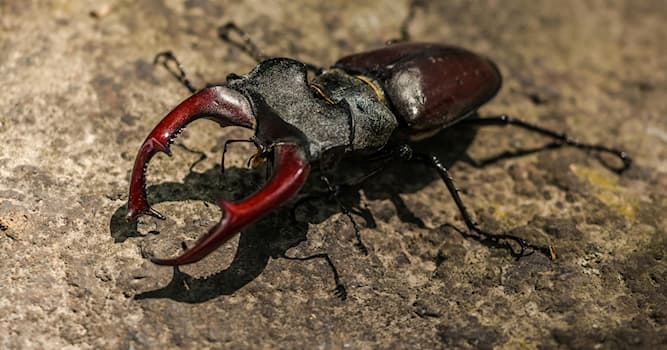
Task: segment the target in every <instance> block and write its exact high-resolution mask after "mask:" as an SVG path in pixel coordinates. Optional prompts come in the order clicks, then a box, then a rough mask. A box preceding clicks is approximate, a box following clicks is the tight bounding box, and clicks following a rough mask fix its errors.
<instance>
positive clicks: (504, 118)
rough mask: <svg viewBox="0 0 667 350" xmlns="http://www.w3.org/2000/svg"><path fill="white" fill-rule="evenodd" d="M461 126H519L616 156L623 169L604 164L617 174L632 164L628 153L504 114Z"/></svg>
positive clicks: (568, 143)
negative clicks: (580, 139)
mask: <svg viewBox="0 0 667 350" xmlns="http://www.w3.org/2000/svg"><path fill="white" fill-rule="evenodd" d="M459 124H460V125H475V126H487V125H496V126H505V125H513V126H517V127H519V128H521V129H524V130H528V131H532V132H536V133H538V134H540V135H544V136H547V137H550V138H552V139H555V140H556V141H558V142H559V143H562V144H564V145H568V146H572V147H576V148H579V149H582V150H586V151H595V152H601V153H608V154H611V155H614V156H616V157H618V158H619V159H620V160H621V162H623V165H622V166H621V167H611V166H609V165H607V164H604V161H603V164H604V165H605V166H606V167H607V168H609V169H611V170H613V171H615V172H617V173H622V172H624V171H625V170H627V169H628V168H629V167H630V165H631V164H632V159H631V158H630V156H629V155H628V154H627V153H625V152H624V151H621V150H619V149H616V148H610V147H607V146H604V145H594V144H589V143H583V142H579V141H577V140H575V139H573V138H571V137H569V136H568V135H566V134H565V133H562V132H558V131H553V130H549V129H546V128H543V127H541V126H539V125H535V124H532V123H529V122H526V121H523V120H521V119H517V118H514V117H510V116H508V115H504V114H503V115H500V116H494V117H484V118H470V119H464V120H462V121H461V122H460V123H459Z"/></svg>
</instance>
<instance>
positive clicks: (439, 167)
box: [398, 145, 556, 260]
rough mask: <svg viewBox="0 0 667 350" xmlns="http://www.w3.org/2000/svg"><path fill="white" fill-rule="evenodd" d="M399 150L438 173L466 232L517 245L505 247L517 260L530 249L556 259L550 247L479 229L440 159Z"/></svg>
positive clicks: (407, 157) (406, 157) (403, 148)
mask: <svg viewBox="0 0 667 350" xmlns="http://www.w3.org/2000/svg"><path fill="white" fill-rule="evenodd" d="M399 150H400V151H399V152H398V155H399V156H400V159H403V160H406V161H416V162H419V163H422V164H424V165H426V166H428V167H430V168H432V169H434V170H436V171H437V172H438V175H440V178H441V179H442V181H443V182H444V183H445V186H447V190H448V191H449V194H450V195H451V196H452V198H453V199H454V202H455V203H456V206H457V207H458V209H459V212H460V213H461V216H462V217H463V221H464V222H465V224H466V226H467V227H468V230H470V231H471V232H474V233H476V234H478V235H480V236H482V237H484V238H485V239H488V240H491V241H493V242H496V243H499V242H500V241H513V242H515V243H516V244H518V245H519V251H518V252H517V251H515V250H514V248H513V247H512V246H511V245H510V244H507V245H506V247H507V248H508V249H509V250H510V251H511V252H512V255H514V256H516V257H517V258H520V257H522V256H526V255H530V254H532V252H529V253H526V250H527V249H531V250H533V251H538V252H540V253H542V254H544V255H545V256H547V257H549V258H550V259H552V260H555V259H556V253H555V251H554V249H553V247H551V246H539V245H535V244H532V243H530V242H528V241H526V240H525V239H523V238H520V237H517V236H514V235H510V234H503V233H491V232H487V231H484V230H482V229H481V228H479V226H477V224H476V223H475V222H474V221H473V220H472V217H471V216H470V214H469V213H468V210H467V209H466V207H465V205H464V204H463V201H462V200H461V196H459V190H458V189H457V188H456V185H454V179H452V177H451V175H449V172H448V171H447V168H445V166H444V165H443V164H442V162H441V161H440V159H438V157H437V156H435V155H433V154H424V153H417V152H414V151H413V150H412V148H411V147H410V146H408V145H402V146H400V147H399Z"/></svg>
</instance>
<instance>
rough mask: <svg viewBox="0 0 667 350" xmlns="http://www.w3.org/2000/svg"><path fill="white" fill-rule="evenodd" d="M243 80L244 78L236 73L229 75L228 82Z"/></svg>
mask: <svg viewBox="0 0 667 350" xmlns="http://www.w3.org/2000/svg"><path fill="white" fill-rule="evenodd" d="M241 78H243V77H242V76H240V75H238V74H235V73H230V74H228V75H227V81H232V80H239V79H241Z"/></svg>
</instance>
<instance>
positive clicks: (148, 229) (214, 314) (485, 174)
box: [0, 0, 667, 349]
mask: <svg viewBox="0 0 667 350" xmlns="http://www.w3.org/2000/svg"><path fill="white" fill-rule="evenodd" d="M426 6H427V9H428V10H427V11H419V12H418V13H417V17H416V20H415V22H414V23H413V24H412V26H411V31H412V34H413V37H414V39H415V40H420V41H433V42H447V43H453V44H458V45H462V46H466V47H468V48H470V49H472V50H475V51H478V52H480V53H482V54H485V55H487V56H489V57H492V58H493V59H494V60H495V61H496V62H497V63H498V65H499V67H500V69H501V71H502V72H503V74H504V76H505V81H504V87H503V89H502V90H501V92H500V94H499V96H498V97H497V98H495V99H494V100H493V101H492V102H491V103H489V104H488V105H487V106H485V107H484V108H483V109H482V110H481V114H483V115H492V114H497V113H510V114H512V115H516V116H520V117H522V118H525V119H527V120H529V121H533V122H539V123H541V124H543V125H545V126H548V127H552V128H555V129H560V130H565V131H568V132H570V133H571V134H573V135H576V136H577V137H578V138H579V139H581V140H586V141H590V142H599V143H604V144H609V145H612V146H616V147H622V148H624V149H627V151H628V152H629V153H630V154H631V155H632V156H633V157H634V159H635V164H634V166H633V167H632V169H630V170H629V171H628V172H626V173H624V174H623V175H621V176H619V175H617V174H616V173H614V172H612V171H610V170H609V169H608V168H606V167H605V166H604V163H603V162H602V161H600V160H598V159H597V158H596V157H594V156H592V155H590V156H589V155H586V154H585V153H584V152H581V151H578V150H575V149H570V148H555V149H553V148H551V149H543V150H539V151H536V152H526V153H527V154H525V155H522V156H512V155H511V154H504V152H515V153H516V152H519V151H521V150H530V149H533V148H539V147H540V145H542V144H544V140H543V139H540V138H539V137H537V136H535V135H531V134H529V133H526V132H522V131H519V130H516V129H509V128H485V129H483V130H472V129H470V130H465V129H464V130H462V129H456V130H452V131H450V132H446V133H444V134H443V135H440V136H438V137H436V138H435V139H433V140H431V141H430V142H428V143H427V144H426V145H425V146H427V147H430V148H432V149H437V150H438V153H439V154H440V155H441V156H442V157H443V158H444V159H445V160H446V165H447V166H448V167H450V169H451V170H452V175H453V176H454V177H455V178H456V180H457V184H458V186H460V187H462V188H464V189H465V190H466V194H465V195H464V200H465V201H466V203H467V204H468V206H469V208H470V209H471V210H472V211H473V212H474V213H475V216H476V218H477V220H478V221H479V222H480V223H481V224H482V226H483V227H485V228H487V229H489V230H496V231H511V232H513V233H515V234H517V235H521V236H523V237H526V238H529V239H531V240H533V241H535V242H537V243H540V244H553V245H554V246H555V247H556V250H557V253H558V256H559V258H558V260H557V261H555V262H550V261H549V260H548V259H547V258H546V257H544V256H542V255H539V254H533V255H531V256H529V257H526V258H522V259H520V260H518V261H517V260H515V259H514V258H512V256H511V255H510V254H509V252H508V251H507V250H505V249H502V248H494V247H492V246H491V245H489V244H488V243H486V244H485V243H484V242H478V241H475V240H472V239H467V238H465V237H464V236H463V235H462V234H461V233H459V231H460V230H461V229H462V227H463V225H462V223H461V220H460V216H459V215H458V213H457V211H456V208H455V206H454V204H453V202H452V201H451V200H450V198H449V195H448V193H447V191H446V189H445V187H444V185H443V184H442V183H441V182H440V180H439V179H438V178H437V177H436V175H435V174H432V173H431V172H430V171H428V170H427V169H425V168H422V167H419V166H415V165H406V166H401V165H398V166H396V167H394V168H392V169H391V170H390V171H387V172H386V173H385V174H382V175H381V176H379V177H378V178H377V179H374V180H373V181H372V182H371V183H369V184H368V185H367V186H365V187H364V188H363V189H362V190H360V191H355V192H352V193H346V194H345V195H344V197H343V200H344V202H345V203H347V204H348V205H350V206H354V207H357V208H362V209H367V210H368V211H367V212H366V213H367V214H366V215H365V217H366V219H363V218H360V217H358V218H357V221H358V222H359V224H360V226H361V227H362V235H363V239H364V241H365V242H366V245H367V246H368V247H369V250H370V253H369V255H368V256H364V255H363V254H361V253H360V252H359V250H358V249H357V248H355V246H354V242H355V241H354V233H353V230H352V225H351V224H350V222H349V220H348V219H347V218H346V217H345V216H344V215H341V214H340V213H339V212H338V210H337V205H336V203H335V202H333V201H331V200H318V201H314V202H309V203H307V204H306V205H304V206H302V207H300V208H299V209H298V210H297V218H298V219H299V220H300V221H301V223H299V224H290V221H289V219H288V218H289V215H288V214H289V211H288V210H283V211H280V212H278V213H277V214H276V215H273V216H270V217H268V218H267V219H265V220H263V221H261V222H259V223H258V224H257V225H254V226H252V227H251V228H249V229H248V230H246V231H245V232H243V233H242V234H241V235H240V236H239V238H236V239H234V240H232V241H231V242H230V243H228V244H226V245H225V246H224V247H223V248H221V249H219V250H218V251H217V252H215V253H214V254H212V255H211V256H210V257H208V258H207V259H205V260H203V261H202V262H200V263H198V264H194V265H190V266H186V267H183V268H182V269H181V270H180V271H174V270H172V269H171V268H166V267H158V266H155V265H153V264H151V263H150V262H148V260H147V259H146V256H148V255H150V254H155V255H160V256H169V255H175V254H177V253H178V252H179V250H180V249H181V242H182V241H185V242H186V243H187V244H192V242H193V241H194V240H195V239H196V238H197V237H198V235H200V234H202V233H203V232H205V231H206V229H207V228H208V227H210V226H211V225H213V224H214V222H216V221H217V220H218V218H219V216H220V214H219V210H217V208H216V207H215V206H214V205H210V204H209V205H207V203H211V202H212V201H213V200H214V199H215V198H216V196H218V195H220V194H221V193H222V194H224V195H225V197H227V198H239V197H241V196H243V195H244V194H247V193H249V192H251V191H252V190H253V189H254V188H256V186H257V185H258V184H259V183H261V181H262V180H263V175H262V174H261V173H258V174H254V173H253V172H251V171H250V170H247V169H245V168H244V162H245V160H246V159H247V158H248V157H249V156H250V155H251V154H252V153H253V152H254V151H253V150H252V148H251V147H250V146H249V145H245V144H235V145H234V146H232V151H231V152H230V153H229V154H228V159H227V167H228V168H229V169H228V170H227V172H225V174H224V175H221V174H220V172H219V157H220V153H221V146H222V142H223V141H224V139H225V138H239V137H244V136H247V135H248V134H247V132H246V131H242V130H236V129H232V128H229V129H226V130H222V129H219V128H217V126H215V125H214V124H212V123H209V122H206V121H201V122H198V123H196V124H195V125H193V126H191V127H190V128H189V129H188V130H187V131H186V132H185V133H184V134H183V135H181V137H180V138H179V139H178V141H177V143H180V144H182V145H184V146H185V147H181V148H179V147H174V152H175V155H174V157H173V158H167V157H165V156H162V155H161V156H158V157H157V158H156V159H155V160H154V161H153V162H152V163H151V166H150V169H149V179H150V182H151V186H150V187H149V192H150V198H149V199H150V200H151V201H152V202H153V203H157V204H156V205H155V206H156V208H157V209H158V210H160V211H161V212H163V213H165V214H167V215H168V219H167V220H166V221H164V222H160V221H156V220H153V219H146V218H144V219H141V220H140V222H139V223H138V224H126V223H125V222H124V220H123V215H124V211H125V209H124V206H125V201H126V198H127V197H126V196H127V188H128V180H129V172H130V170H131V167H132V162H133V159H134V156H135V154H136V151H137V149H138V147H139V145H140V143H141V142H142V141H143V138H144V137H145V136H146V135H147V134H148V132H149V131H150V129H151V128H152V127H153V126H154V125H155V124H156V123H157V121H158V120H159V119H160V118H161V117H162V116H163V115H165V114H166V113H167V112H168V111H169V109H170V108H171V107H173V106H175V105H176V104H177V103H178V102H179V101H180V100H182V99H184V98H185V97H186V96H187V91H186V90H185V89H184V88H183V87H182V86H180V85H179V84H178V83H177V82H176V81H175V80H174V79H173V78H172V77H170V76H169V74H168V73H167V72H166V71H165V70H164V69H161V68H159V67H157V68H156V67H154V66H153V65H152V59H153V56H154V55H155V54H156V53H157V52H159V51H162V50H166V49H171V50H173V51H174V52H175V54H176V55H177V56H178V57H179V58H180V59H181V61H182V63H183V65H184V66H185V67H186V70H187V71H188V73H189V74H190V77H191V80H192V81H193V82H194V83H195V84H197V85H198V86H203V85H204V84H205V83H207V82H215V81H221V80H224V77H225V76H226V75H227V74H228V73H231V72H237V73H246V72H248V71H249V70H250V69H251V68H252V67H253V65H254V62H253V61H252V59H251V58H249V57H248V56H247V55H245V54H243V53H242V52H240V51H239V50H238V49H236V48H234V47H230V46H229V45H225V44H223V43H221V42H220V41H219V40H218V39H217V37H216V28H217V26H219V25H221V24H223V23H225V22H226V21H229V20H234V21H236V22H237V23H238V24H239V25H240V26H241V27H242V28H245V29H246V30H247V32H248V33H249V34H250V35H251V36H252V37H253V38H254V39H255V41H256V42H257V43H258V45H259V46H261V48H262V49H263V50H264V51H265V52H266V53H267V54H269V55H282V56H289V57H295V58H298V59H301V60H304V61H308V62H313V63H317V64H322V65H327V64H331V63H332V62H334V61H335V60H336V59H337V58H338V57H340V56H342V55H344V54H349V53H352V52H358V51H361V50H364V49H368V48H374V47H379V46H381V45H382V44H383V42H384V41H385V40H387V39H391V38H393V37H396V36H397V35H398V27H399V25H400V22H401V20H402V18H403V17H404V16H405V14H406V10H407V7H406V4H405V3H403V2H397V1H384V2H383V1H379V2H378V1H373V2H368V3H366V2H362V1H322V2H319V3H318V4H316V2H314V1H305V0H303V1H302V0H299V1H288V0H281V1H276V2H271V4H270V5H268V4H267V3H266V2H264V1H259V0H248V1H244V2H243V3H241V2H239V1H221V2H219V3H216V4H213V3H212V2H208V1H200V0H186V1H178V0H169V1H164V2H162V1H157V0H147V1H140V2H132V1H121V0H117V1H111V0H105V1H92V0H89V1H17V0H4V1H0V82H1V84H0V85H1V86H2V88H3V93H2V98H0V139H1V140H2V143H1V144H0V347H1V348H5V349H6V348H35V349H42V348H58V349H64V348H67V349H100V348H111V349H115V348H132V349H164V348H178V347H182V348H200V349H201V348H234V349H236V348H259V347H263V348H287V349H289V348H304V347H309V348H310V347H317V348H323V349H329V348H342V347H349V348H355V349H356V348H361V349H365V348H367V349H370V348H411V349H431V348H471V349H472V348H479V349H490V348H507V349H513V348H527V349H531V348H540V349H554V348H581V349H590V348H598V347H599V348H612V349H613V348H660V347H662V348H665V347H667V306H666V305H667V262H666V259H667V254H666V252H667V248H666V246H667V234H666V232H665V227H667V215H665V213H666V212H667V180H666V179H667V161H666V159H667V118H666V116H667V93H666V92H667V84H666V83H665V82H666V81H667V76H666V75H667V60H666V59H665V57H667V49H666V48H667V25H666V24H665V23H667V22H666V21H667V7H665V6H664V3H663V2H662V1H659V0H656V1H629V0H628V1H596V0H590V1H582V0H571V1H528V0H526V1H493V0H488V1H474V2H473V1H446V2H445V1H433V2H432V3H428V4H427V5H426ZM188 149H189V151H188ZM202 154H203V155H204V156H205V157H201V155H202ZM499 155H502V157H500V158H498V157H496V156H499ZM200 158H204V159H203V160H202V161H201V162H197V160H199V159H200ZM472 160H474V161H472ZM485 160H487V161H485ZM475 164H476V166H475ZM191 166H192V167H191ZM253 174H254V175H253ZM368 213H370V214H368ZM452 225H453V226H454V227H452ZM285 252H286V253H287V254H289V255H293V256H306V255H308V254H312V253H319V252H327V253H328V254H329V255H330V256H331V258H332V260H333V261H334V263H335V264H336V266H337V267H338V270H339V272H340V273H341V277H342V279H343V281H344V282H345V283H346V285H347V291H348V293H349V298H348V300H347V301H345V302H342V301H340V300H338V299H337V298H336V297H334V296H333V294H332V293H331V289H332V288H333V287H334V285H333V281H332V278H331V271H330V270H329V268H328V267H327V265H326V263H324V262H323V261H321V260H312V261H307V262H299V261H292V260H285V259H274V257H277V256H280V255H282V254H283V253H285Z"/></svg>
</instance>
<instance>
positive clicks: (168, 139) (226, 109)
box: [125, 86, 255, 221]
mask: <svg viewBox="0 0 667 350" xmlns="http://www.w3.org/2000/svg"><path fill="white" fill-rule="evenodd" d="M200 118H207V119H211V120H213V121H215V122H217V123H218V124H220V125H221V126H230V125H235V126H241V127H245V128H252V127H253V126H254V124H255V118H254V116H253V114H252V110H251V108H250V103H249V102H248V100H247V99H246V98H245V97H244V96H243V95H241V94H240V93H239V92H237V91H234V90H231V89H229V88H227V87H224V86H214V87H210V88H206V89H203V90H201V91H200V92H198V93H196V94H194V95H192V96H191V97H189V98H188V99H186V100H185V101H183V102H182V103H181V104H180V105H178V106H177V107H176V108H174V110H172V111H171V112H170V113H169V114H168V115H167V116H166V117H165V118H164V119H162V121H160V122H159V123H158V125H157V126H156V127H155V128H154V129H153V131H151V133H150V134H149V135H148V137H147V138H146V140H145V141H144V143H143V144H142V145H141V148H140V149H139V153H138V154H137V158H136V160H135V162H134V168H133V169H132V179H131V180H130V194H129V199H128V207H127V215H126V217H125V218H126V220H127V221H130V220H133V219H135V218H136V217H137V216H139V215H142V214H147V215H151V216H154V217H156V218H158V219H164V216H162V214H160V213H158V212H157V211H155V210H154V209H152V208H151V207H150V206H149V205H148V201H147V200H146V169H147V167H148V162H149V161H150V160H151V158H153V156H154V155H155V154H156V153H158V152H164V153H166V154H167V155H171V150H170V149H169V145H171V143H172V142H173V141H174V139H175V138H176V136H178V134H179V133H181V132H182V131H183V129H184V128H185V127H186V126H187V125H188V124H189V123H191V122H193V121H194V120H197V119H200Z"/></svg>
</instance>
